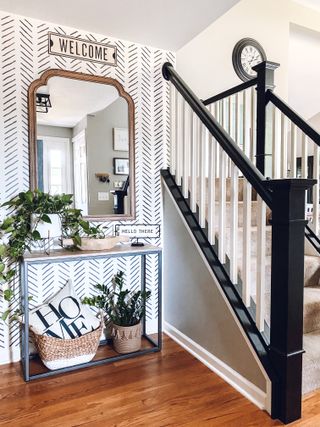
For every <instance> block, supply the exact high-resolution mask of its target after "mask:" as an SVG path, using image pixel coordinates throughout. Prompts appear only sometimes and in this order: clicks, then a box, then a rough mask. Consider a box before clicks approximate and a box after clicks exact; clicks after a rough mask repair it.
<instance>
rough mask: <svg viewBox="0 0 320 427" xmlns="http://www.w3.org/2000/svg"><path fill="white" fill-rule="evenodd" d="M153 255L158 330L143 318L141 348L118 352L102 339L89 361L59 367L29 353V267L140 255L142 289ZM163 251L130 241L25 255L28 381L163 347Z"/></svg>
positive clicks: (24, 363)
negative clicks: (98, 248)
mask: <svg viewBox="0 0 320 427" xmlns="http://www.w3.org/2000/svg"><path fill="white" fill-rule="evenodd" d="M151 255H154V256H156V257H157V261H158V265H157V286H156V289H155V291H154V292H156V294H157V298H158V307H157V333H156V334H151V335H149V334H147V330H146V329H147V328H146V322H147V320H146V318H144V319H143V321H142V322H143V329H142V330H143V334H142V347H141V350H140V351H137V352H134V353H129V354H118V353H116V352H115V351H114V350H113V349H112V347H111V345H110V341H109V340H105V341H102V342H100V345H99V348H98V351H97V355H96V356H95V358H94V359H93V360H92V361H91V362H88V363H83V364H80V365H76V366H71V367H67V368H62V369H57V370H54V371H50V370H48V369H47V368H46V367H45V366H44V365H43V364H42V362H41V361H40V358H39V356H33V355H30V350H29V299H28V295H29V291H28V289H29V288H28V285H29V270H30V267H31V266H35V265H39V264H42V265H48V264H59V263H63V264H64V265H65V264H67V263H70V262H74V261H76V262H86V261H90V260H99V259H100V260H102V259H108V258H125V257H139V258H140V269H141V290H145V289H146V286H147V283H146V277H147V276H146V262H147V257H148V256H151ZM161 272H162V251H161V248H159V247H158V246H152V245H145V246H142V247H132V246H130V245H118V246H116V247H114V248H112V249H110V250H107V251H80V250H77V251H67V250H64V249H58V250H54V251H52V252H51V253H50V254H48V255H46V254H43V253H31V254H27V255H25V256H24V258H23V261H22V263H21V291H22V309H23V312H24V313H25V315H24V325H23V327H22V346H21V349H22V355H21V356H22V358H21V359H22V367H23V374H24V379H25V381H30V380H33V379H36V378H43V377H48V376H51V375H56V374H60V373H64V372H69V371H74V370H77V369H81V368H85V367H89V366H97V365H101V364H104V363H110V362H115V361H118V360H122V359H128V358H131V357H136V356H140V355H143V354H148V353H153V352H156V351H160V350H161V345H162V339H161V330H162V325H161V304H162V298H161V297H162V295H161V288H162V286H161V280H162V274H161Z"/></svg>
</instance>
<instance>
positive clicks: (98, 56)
mask: <svg viewBox="0 0 320 427" xmlns="http://www.w3.org/2000/svg"><path fill="white" fill-rule="evenodd" d="M48 52H49V54H50V55H58V56H66V57H68V58H77V59H81V60H83V61H91V62H99V63H101V64H107V65H113V66H114V67H115V66H116V65H117V48H116V46H112V45H110V44H105V43H96V42H91V41H89V40H84V39H79V38H77V37H71V36H63V35H61V34H58V33H51V32H49V33H48Z"/></svg>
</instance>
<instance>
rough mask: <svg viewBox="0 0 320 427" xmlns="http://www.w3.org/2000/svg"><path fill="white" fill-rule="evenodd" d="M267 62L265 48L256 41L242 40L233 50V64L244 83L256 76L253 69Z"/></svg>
mask: <svg viewBox="0 0 320 427" xmlns="http://www.w3.org/2000/svg"><path fill="white" fill-rule="evenodd" d="M266 60H267V56H266V54H265V51H264V49H263V47H262V46H261V45H260V44H259V43H258V42H257V41H256V40H254V39H250V38H244V39H241V40H239V41H238V43H237V44H236V45H235V47H234V48H233V52H232V64H233V67H234V69H235V72H236V73H237V75H238V76H239V77H240V79H241V80H243V81H244V82H246V81H248V80H251V79H253V78H254V77H255V76H256V72H255V71H253V69H252V67H254V66H255V65H257V64H259V63H260V62H263V61H266Z"/></svg>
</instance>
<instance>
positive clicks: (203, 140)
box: [199, 123, 209, 228]
mask: <svg viewBox="0 0 320 427" xmlns="http://www.w3.org/2000/svg"><path fill="white" fill-rule="evenodd" d="M208 138H209V133H208V130H207V128H206V127H205V126H204V125H203V124H202V123H201V128H200V144H201V145H200V147H201V154H200V201H199V224H200V227H202V228H204V227H205V226H206V169H207V167H206V166H207V160H208V153H207V146H208Z"/></svg>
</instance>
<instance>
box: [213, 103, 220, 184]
mask: <svg viewBox="0 0 320 427" xmlns="http://www.w3.org/2000/svg"><path fill="white" fill-rule="evenodd" d="M214 111H215V117H216V120H217V122H218V123H220V113H221V108H220V101H217V102H216V103H215V104H214ZM215 149H216V162H217V163H216V178H219V176H220V164H219V163H220V155H219V151H220V146H219V144H218V143H217V142H216V144H215Z"/></svg>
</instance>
